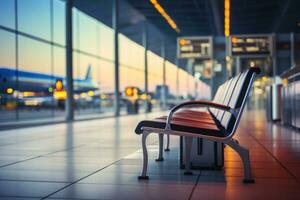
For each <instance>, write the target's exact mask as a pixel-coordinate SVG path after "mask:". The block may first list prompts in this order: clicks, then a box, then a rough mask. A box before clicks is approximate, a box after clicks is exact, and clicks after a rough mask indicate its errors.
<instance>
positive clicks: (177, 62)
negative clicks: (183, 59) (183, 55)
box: [175, 56, 180, 103]
mask: <svg viewBox="0 0 300 200" xmlns="http://www.w3.org/2000/svg"><path fill="white" fill-rule="evenodd" d="M175 65H176V66H177V68H176V101H177V103H179V102H180V93H179V92H180V91H179V61H178V58H177V56H176V57H175Z"/></svg>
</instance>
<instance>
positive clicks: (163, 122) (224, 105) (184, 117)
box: [135, 67, 260, 183]
mask: <svg viewBox="0 0 300 200" xmlns="http://www.w3.org/2000/svg"><path fill="white" fill-rule="evenodd" d="M259 73H260V69H259V68H257V67H253V68H250V69H248V70H247V71H245V72H243V73H241V74H239V75H237V76H235V77H233V78H232V79H230V80H228V81H226V82H225V83H223V84H222V85H221V86H220V87H219V88H218V90H217V92H216V95H215V97H214V99H213V101H212V102H209V101H188V102H184V103H181V104H179V105H176V106H175V107H173V108H172V109H171V110H170V112H169V114H168V116H162V117H159V118H155V119H153V120H143V121H141V122H139V123H138V125H137V127H136V129H135V132H136V134H139V135H140V134H141V135H142V149H143V169H142V172H141V175H140V176H139V179H148V178H149V177H148V176H147V167H148V152H147V146H146V139H147V136H148V135H149V134H150V133H158V135H159V155H158V159H157V161H163V136H164V134H166V135H167V136H169V135H177V136H183V137H184V142H185V148H186V150H185V157H186V159H185V174H192V172H191V166H190V152H191V147H192V139H193V138H203V139H208V140H211V141H216V142H222V143H224V144H226V145H228V146H230V147H231V148H232V149H233V150H235V151H236V152H237V153H238V154H239V156H240V157H241V159H242V162H243V166H244V180H243V181H244V183H253V182H254V179H253V178H252V174H251V168H250V161H249V150H248V149H246V148H245V147H242V146H240V144H239V142H238V141H237V140H236V139H234V138H233V136H234V134H235V132H236V129H237V127H238V124H239V121H240V118H241V116H242V112H243V109H244V107H245V104H246V101H247V98H248V95H249V93H250V90H251V87H252V84H253V81H254V79H255V76H256V75H257V74H259ZM199 107H205V108H206V110H195V108H199ZM167 142H168V144H167V150H168V148H169V147H168V145H169V139H168V141H167Z"/></svg>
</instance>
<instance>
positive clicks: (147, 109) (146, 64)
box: [143, 21, 150, 112]
mask: <svg viewBox="0 0 300 200" xmlns="http://www.w3.org/2000/svg"><path fill="white" fill-rule="evenodd" d="M143 46H144V67H145V74H144V76H145V83H144V84H145V94H146V95H147V98H146V100H145V111H146V112H150V109H149V106H150V105H149V103H150V102H149V100H148V93H149V91H148V54H147V51H148V27H147V21H145V23H144V28H143Z"/></svg>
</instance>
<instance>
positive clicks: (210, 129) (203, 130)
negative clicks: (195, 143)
mask: <svg viewBox="0 0 300 200" xmlns="http://www.w3.org/2000/svg"><path fill="white" fill-rule="evenodd" d="M195 122H196V123H195ZM143 127H152V128H157V129H164V128H165V127H166V118H157V119H154V120H143V121H141V122H140V123H139V124H138V125H137V127H136V129H135V132H136V133H137V134H142V132H143ZM171 129H172V130H173V131H179V132H188V133H194V134H203V135H211V136H215V137H225V136H226V135H225V131H224V130H222V129H220V128H219V127H218V126H217V125H216V124H207V123H205V122H197V121H195V120H188V119H181V118H176V117H174V118H173V119H172V122H171Z"/></svg>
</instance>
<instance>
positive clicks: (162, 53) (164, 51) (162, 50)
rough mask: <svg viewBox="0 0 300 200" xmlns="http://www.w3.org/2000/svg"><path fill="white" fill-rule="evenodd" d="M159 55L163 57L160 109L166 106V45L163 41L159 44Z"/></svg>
mask: <svg viewBox="0 0 300 200" xmlns="http://www.w3.org/2000/svg"><path fill="white" fill-rule="evenodd" d="M161 57H162V58H163V84H162V88H161V101H162V109H164V110H165V109H166V108H167V94H166V86H167V84H166V47H165V42H162V45H161Z"/></svg>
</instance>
